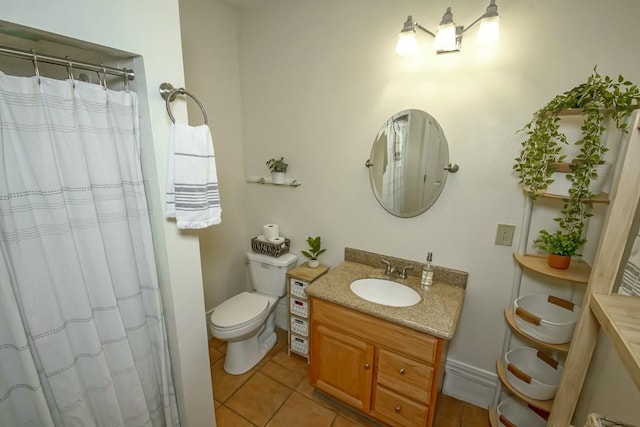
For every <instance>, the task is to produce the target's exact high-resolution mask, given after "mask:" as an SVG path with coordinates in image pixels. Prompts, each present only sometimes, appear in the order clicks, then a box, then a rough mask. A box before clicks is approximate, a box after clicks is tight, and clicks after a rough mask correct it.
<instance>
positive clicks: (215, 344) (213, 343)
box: [209, 338, 227, 349]
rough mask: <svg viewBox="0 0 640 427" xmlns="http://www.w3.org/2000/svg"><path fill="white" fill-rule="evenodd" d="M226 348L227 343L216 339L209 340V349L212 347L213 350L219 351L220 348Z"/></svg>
mask: <svg viewBox="0 0 640 427" xmlns="http://www.w3.org/2000/svg"><path fill="white" fill-rule="evenodd" d="M226 346H227V342H226V341H222V340H219V339H218V338H211V339H210V340H209V348H211V347H213V348H217V349H221V348H225V347H226Z"/></svg>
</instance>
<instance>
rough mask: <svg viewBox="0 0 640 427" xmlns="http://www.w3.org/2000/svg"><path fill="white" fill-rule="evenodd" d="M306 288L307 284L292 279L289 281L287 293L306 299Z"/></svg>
mask: <svg viewBox="0 0 640 427" xmlns="http://www.w3.org/2000/svg"><path fill="white" fill-rule="evenodd" d="M307 286H309V283H308V282H305V281H302V280H298V279H293V278H292V279H291V280H289V293H290V294H291V295H293V296H296V297H298V298H304V299H307V293H306V292H305V289H307Z"/></svg>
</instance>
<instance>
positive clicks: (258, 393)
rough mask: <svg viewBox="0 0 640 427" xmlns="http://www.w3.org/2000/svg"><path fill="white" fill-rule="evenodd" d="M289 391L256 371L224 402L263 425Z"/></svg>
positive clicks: (285, 398)
mask: <svg viewBox="0 0 640 427" xmlns="http://www.w3.org/2000/svg"><path fill="white" fill-rule="evenodd" d="M291 393H292V390H291V389H290V388H288V387H285V386H284V385H282V384H280V383H279V382H277V381H275V380H273V379H271V378H269V377H267V376H266V375H263V374H261V373H260V372H257V373H255V374H254V375H253V376H252V377H251V378H250V379H249V380H248V381H247V382H246V383H245V384H243V385H242V387H240V389H238V391H236V392H235V393H234V394H233V396H231V397H230V398H229V400H227V401H226V402H225V406H228V407H229V408H230V409H232V410H233V411H235V412H237V413H238V414H240V415H242V416H243V417H244V418H246V419H248V420H249V421H251V422H252V423H254V424H256V425H258V426H264V425H265V424H266V423H267V421H269V419H271V417H272V416H273V414H275V413H276V411H277V410H278V408H280V407H281V406H282V404H283V403H284V402H285V401H286V400H287V398H288V397H289V395H290V394H291Z"/></svg>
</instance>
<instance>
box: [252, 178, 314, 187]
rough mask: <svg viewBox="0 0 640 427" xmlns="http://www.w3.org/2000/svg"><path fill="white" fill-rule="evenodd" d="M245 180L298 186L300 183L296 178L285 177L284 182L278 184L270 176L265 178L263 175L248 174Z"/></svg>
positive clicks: (253, 182)
mask: <svg viewBox="0 0 640 427" xmlns="http://www.w3.org/2000/svg"><path fill="white" fill-rule="evenodd" d="M247 182H250V183H252V184H268V185H279V186H282V187H299V186H301V185H302V184H300V181H298V180H297V179H289V178H288V179H285V181H284V183H282V184H278V183H276V182H273V180H272V179H271V178H267V177H264V176H250V177H249V178H247Z"/></svg>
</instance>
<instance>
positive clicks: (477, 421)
mask: <svg viewBox="0 0 640 427" xmlns="http://www.w3.org/2000/svg"><path fill="white" fill-rule="evenodd" d="M462 425H463V426H464V427H466V426H474V427H476V426H477V427H490V426H491V424H490V423H489V412H488V411H487V410H486V409H483V408H479V407H477V406H474V405H472V404H470V403H467V402H462Z"/></svg>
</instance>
